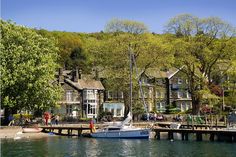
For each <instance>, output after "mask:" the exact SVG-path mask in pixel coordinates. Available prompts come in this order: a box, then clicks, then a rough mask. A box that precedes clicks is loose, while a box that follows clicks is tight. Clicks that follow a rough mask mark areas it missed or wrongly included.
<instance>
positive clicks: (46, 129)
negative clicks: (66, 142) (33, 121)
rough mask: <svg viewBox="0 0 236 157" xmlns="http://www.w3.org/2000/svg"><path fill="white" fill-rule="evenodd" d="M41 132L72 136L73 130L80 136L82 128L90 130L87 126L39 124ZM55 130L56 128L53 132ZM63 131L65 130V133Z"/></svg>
mask: <svg viewBox="0 0 236 157" xmlns="http://www.w3.org/2000/svg"><path fill="white" fill-rule="evenodd" d="M40 128H42V129H43V130H42V132H53V133H54V134H56V135H65V136H73V135H74V134H72V132H73V130H74V131H77V136H81V134H82V132H83V131H84V130H88V131H89V130H90V128H89V127H84V126H41V127H40ZM55 130H57V131H56V132H55ZM63 131H67V134H65V133H64V134H63V133H62V132H63Z"/></svg>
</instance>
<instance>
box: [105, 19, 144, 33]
mask: <svg viewBox="0 0 236 157" xmlns="http://www.w3.org/2000/svg"><path fill="white" fill-rule="evenodd" d="M105 31H106V32H128V33H133V34H141V33H145V32H148V28H147V26H146V25H145V24H144V23H142V22H137V21H132V20H121V19H116V18H115V19H112V20H110V21H109V22H108V23H107V24H106V27H105Z"/></svg>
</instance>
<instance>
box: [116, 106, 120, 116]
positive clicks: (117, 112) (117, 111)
mask: <svg viewBox="0 0 236 157" xmlns="http://www.w3.org/2000/svg"><path fill="white" fill-rule="evenodd" d="M116 116H117V117H119V116H121V109H120V108H118V109H117V110H116Z"/></svg>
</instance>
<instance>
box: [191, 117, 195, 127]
mask: <svg viewBox="0 0 236 157" xmlns="http://www.w3.org/2000/svg"><path fill="white" fill-rule="evenodd" d="M193 118H194V116H192V119H191V120H192V129H193V130H194V124H193V122H194V120H193Z"/></svg>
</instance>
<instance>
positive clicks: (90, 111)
mask: <svg viewBox="0 0 236 157" xmlns="http://www.w3.org/2000/svg"><path fill="white" fill-rule="evenodd" d="M96 94H97V91H96V90H84V91H83V96H84V101H83V102H84V106H86V107H85V108H84V111H85V112H86V114H87V117H94V116H95V117H96V115H97V101H96V97H97V96H96Z"/></svg>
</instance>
